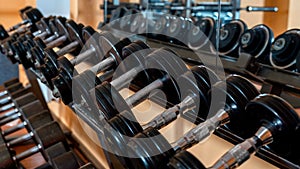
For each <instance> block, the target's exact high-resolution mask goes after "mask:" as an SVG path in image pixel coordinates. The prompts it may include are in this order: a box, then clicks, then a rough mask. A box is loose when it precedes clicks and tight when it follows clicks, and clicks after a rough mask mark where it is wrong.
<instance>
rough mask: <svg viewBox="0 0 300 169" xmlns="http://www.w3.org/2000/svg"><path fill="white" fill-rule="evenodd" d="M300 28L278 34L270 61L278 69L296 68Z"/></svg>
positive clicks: (299, 53)
mask: <svg viewBox="0 0 300 169" xmlns="http://www.w3.org/2000/svg"><path fill="white" fill-rule="evenodd" d="M299 47H300V30H299V29H291V30H288V31H286V32H284V33H283V34H281V35H279V36H277V37H276V38H275V41H274V42H273V44H272V49H271V56H270V62H271V65H272V66H273V67H274V68H277V69H288V70H295V69H296V58H297V57H299V55H300V52H299Z"/></svg>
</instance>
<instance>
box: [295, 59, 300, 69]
mask: <svg viewBox="0 0 300 169" xmlns="http://www.w3.org/2000/svg"><path fill="white" fill-rule="evenodd" d="M296 66H297V70H298V72H300V56H298V57H297V59H296Z"/></svg>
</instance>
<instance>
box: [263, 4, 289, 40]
mask: <svg viewBox="0 0 300 169" xmlns="http://www.w3.org/2000/svg"><path fill="white" fill-rule="evenodd" d="M289 2H290V1H289V0H276V1H274V0H266V1H265V6H277V7H278V8H279V11H278V12H277V13H274V12H272V13H268V12H266V13H265V14H264V23H265V24H266V25H268V26H270V27H271V28H272V30H273V32H274V35H275V36H277V35H278V34H280V33H282V32H284V31H286V30H287V28H288V19H289V18H288V17H289V11H288V10H289Z"/></svg>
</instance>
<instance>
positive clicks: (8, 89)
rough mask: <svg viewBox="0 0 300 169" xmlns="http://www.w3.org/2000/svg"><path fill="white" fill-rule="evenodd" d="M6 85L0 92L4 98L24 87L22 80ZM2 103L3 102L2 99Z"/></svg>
mask: <svg viewBox="0 0 300 169" xmlns="http://www.w3.org/2000/svg"><path fill="white" fill-rule="evenodd" d="M4 85H5V87H4V90H3V91H1V92H0V98H1V99H2V98H3V97H7V96H8V95H9V94H10V93H13V92H15V91H18V90H20V89H22V88H24V87H23V84H22V83H20V82H16V83H13V84H11V85H8V86H7V85H6V84H4ZM0 104H1V105H2V104H3V103H2V102H1V101H0Z"/></svg>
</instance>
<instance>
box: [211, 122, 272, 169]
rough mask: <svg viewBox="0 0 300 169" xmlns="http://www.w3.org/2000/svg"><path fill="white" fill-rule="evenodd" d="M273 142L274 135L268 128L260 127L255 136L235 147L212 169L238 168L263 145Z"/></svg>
mask: <svg viewBox="0 0 300 169" xmlns="http://www.w3.org/2000/svg"><path fill="white" fill-rule="evenodd" d="M272 141H273V137H272V133H271V132H270V130H268V128H266V127H260V128H259V130H258V131H257V132H256V133H255V135H254V136H253V137H251V138H249V139H246V140H245V141H244V142H242V143H240V144H238V145H236V146H234V147H233V148H232V149H230V150H229V151H228V152H227V153H225V154H224V155H223V156H222V157H221V158H220V159H219V160H218V161H217V162H216V163H215V164H214V165H213V166H212V167H210V168H213V169H233V168H237V167H238V166H240V165H241V164H243V163H244V162H245V161H247V160H248V159H249V158H250V156H251V155H252V154H253V153H254V152H256V151H257V150H258V149H259V148H260V147H262V146H263V145H266V144H269V143H271V142H272Z"/></svg>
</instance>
